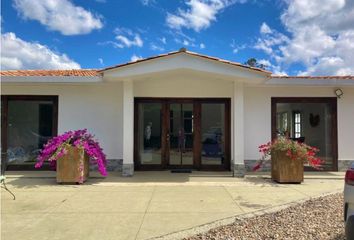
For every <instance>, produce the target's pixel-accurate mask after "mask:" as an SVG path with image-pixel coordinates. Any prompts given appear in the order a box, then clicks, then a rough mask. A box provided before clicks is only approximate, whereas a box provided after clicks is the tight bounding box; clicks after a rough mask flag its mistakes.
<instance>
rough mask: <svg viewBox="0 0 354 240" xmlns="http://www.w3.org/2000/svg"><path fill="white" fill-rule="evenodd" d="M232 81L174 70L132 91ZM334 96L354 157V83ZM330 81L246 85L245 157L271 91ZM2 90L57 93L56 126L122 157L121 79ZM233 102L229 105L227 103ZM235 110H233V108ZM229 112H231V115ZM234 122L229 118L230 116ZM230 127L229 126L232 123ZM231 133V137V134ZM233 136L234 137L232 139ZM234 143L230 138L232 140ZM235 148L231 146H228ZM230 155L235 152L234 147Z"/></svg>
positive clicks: (151, 92) (288, 93)
mask: <svg viewBox="0 0 354 240" xmlns="http://www.w3.org/2000/svg"><path fill="white" fill-rule="evenodd" d="M233 84H234V83H233V82H232V81H223V80H213V79H210V78H202V77H200V78H198V77H197V76H193V77H190V78H187V77H186V76H184V75H183V74H182V75H176V76H174V77H169V78H161V79H158V78H157V79H149V80H145V81H135V82H134V84H133V85H134V90H133V91H134V96H135V97H230V98H232V97H233V91H234V85H233ZM342 89H343V91H344V96H343V97H342V98H341V99H338V151H339V160H353V159H354V145H353V136H354V88H353V87H342ZM333 90H334V88H332V87H296V86H292V87H271V86H263V87H262V86H259V87H256V86H255V87H250V86H247V85H245V89H244V103H245V106H244V112H245V114H244V143H245V144H244V150H245V151H244V154H245V159H246V160H248V159H258V158H259V157H260V156H259V153H258V146H259V145H260V144H262V143H265V142H267V141H269V140H270V138H271V97H272V96H273V97H299V96H304V97H311V96H313V97H333V96H334V94H333ZM1 93H2V94H26V95H31V94H33V95H38V94H41V95H58V96H59V122H58V124H59V125H58V128H59V129H58V130H59V133H62V132H64V131H67V130H72V129H78V128H88V129H89V131H90V132H92V133H94V134H95V135H96V136H97V138H98V139H99V141H100V142H101V143H102V146H103V148H104V150H105V152H106V154H107V157H108V158H110V159H121V158H123V154H122V151H123V83H122V82H117V83H97V84H95V83H91V84H82V85H69V84H45V85H44V84H26V85H23V84H22V85H16V84H2V89H1ZM232 108H233V106H232V107H231V109H232ZM232 115H233V112H232ZM232 115H231V116H232ZM231 122H233V118H232V119H231ZM232 131H233V126H232ZM233 138H234V137H233ZM233 138H232V139H233ZM231 144H232V146H233V140H232V143H231ZM232 151H233V150H232ZM232 156H233V153H232Z"/></svg>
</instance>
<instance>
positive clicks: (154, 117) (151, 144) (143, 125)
mask: <svg viewBox="0 0 354 240" xmlns="http://www.w3.org/2000/svg"><path fill="white" fill-rule="evenodd" d="M161 110H162V104H161V103H141V104H139V123H138V124H139V131H138V132H139V141H140V142H139V147H140V149H139V154H140V161H141V164H161V127H162V125H161Z"/></svg>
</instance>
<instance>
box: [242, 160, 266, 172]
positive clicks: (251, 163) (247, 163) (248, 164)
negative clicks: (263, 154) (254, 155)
mask: <svg viewBox="0 0 354 240" xmlns="http://www.w3.org/2000/svg"><path fill="white" fill-rule="evenodd" d="M258 162H259V160H245V168H246V172H253V167H254V166H255V165H256V164H257V163H258ZM270 170H271V165H270V160H266V161H264V162H263V165H262V167H261V168H260V169H258V170H257V172H270Z"/></svg>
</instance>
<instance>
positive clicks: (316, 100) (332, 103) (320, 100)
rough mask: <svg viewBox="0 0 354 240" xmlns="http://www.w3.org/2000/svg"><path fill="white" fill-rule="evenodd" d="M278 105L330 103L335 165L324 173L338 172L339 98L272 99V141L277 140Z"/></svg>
mask: <svg viewBox="0 0 354 240" xmlns="http://www.w3.org/2000/svg"><path fill="white" fill-rule="evenodd" d="M277 103H328V104H329V105H330V107H331V110H332V116H331V118H332V129H331V135H332V136H331V137H332V141H333V143H332V152H333V163H332V169H325V170H324V171H338V121H337V98H336V97H272V98H271V118H272V119H271V125H272V126H271V131H272V140H274V139H275V138H276V128H277V126H276V119H277V109H276V104H277ZM305 170H311V171H315V170H316V169H313V168H305Z"/></svg>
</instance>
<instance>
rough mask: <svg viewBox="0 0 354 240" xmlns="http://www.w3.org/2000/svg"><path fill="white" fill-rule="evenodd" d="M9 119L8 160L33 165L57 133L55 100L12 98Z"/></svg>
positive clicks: (11, 162) (11, 163)
mask: <svg viewBox="0 0 354 240" xmlns="http://www.w3.org/2000/svg"><path fill="white" fill-rule="evenodd" d="M7 119H8V126H7V157H8V164H9V165H16V164H30V165H33V164H34V163H35V161H36V160H37V156H38V154H39V151H40V149H41V148H42V146H43V144H45V143H46V142H47V141H48V140H49V139H50V138H51V137H53V102H51V101H19V100H16V101H15V100H9V101H8V113H7Z"/></svg>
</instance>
